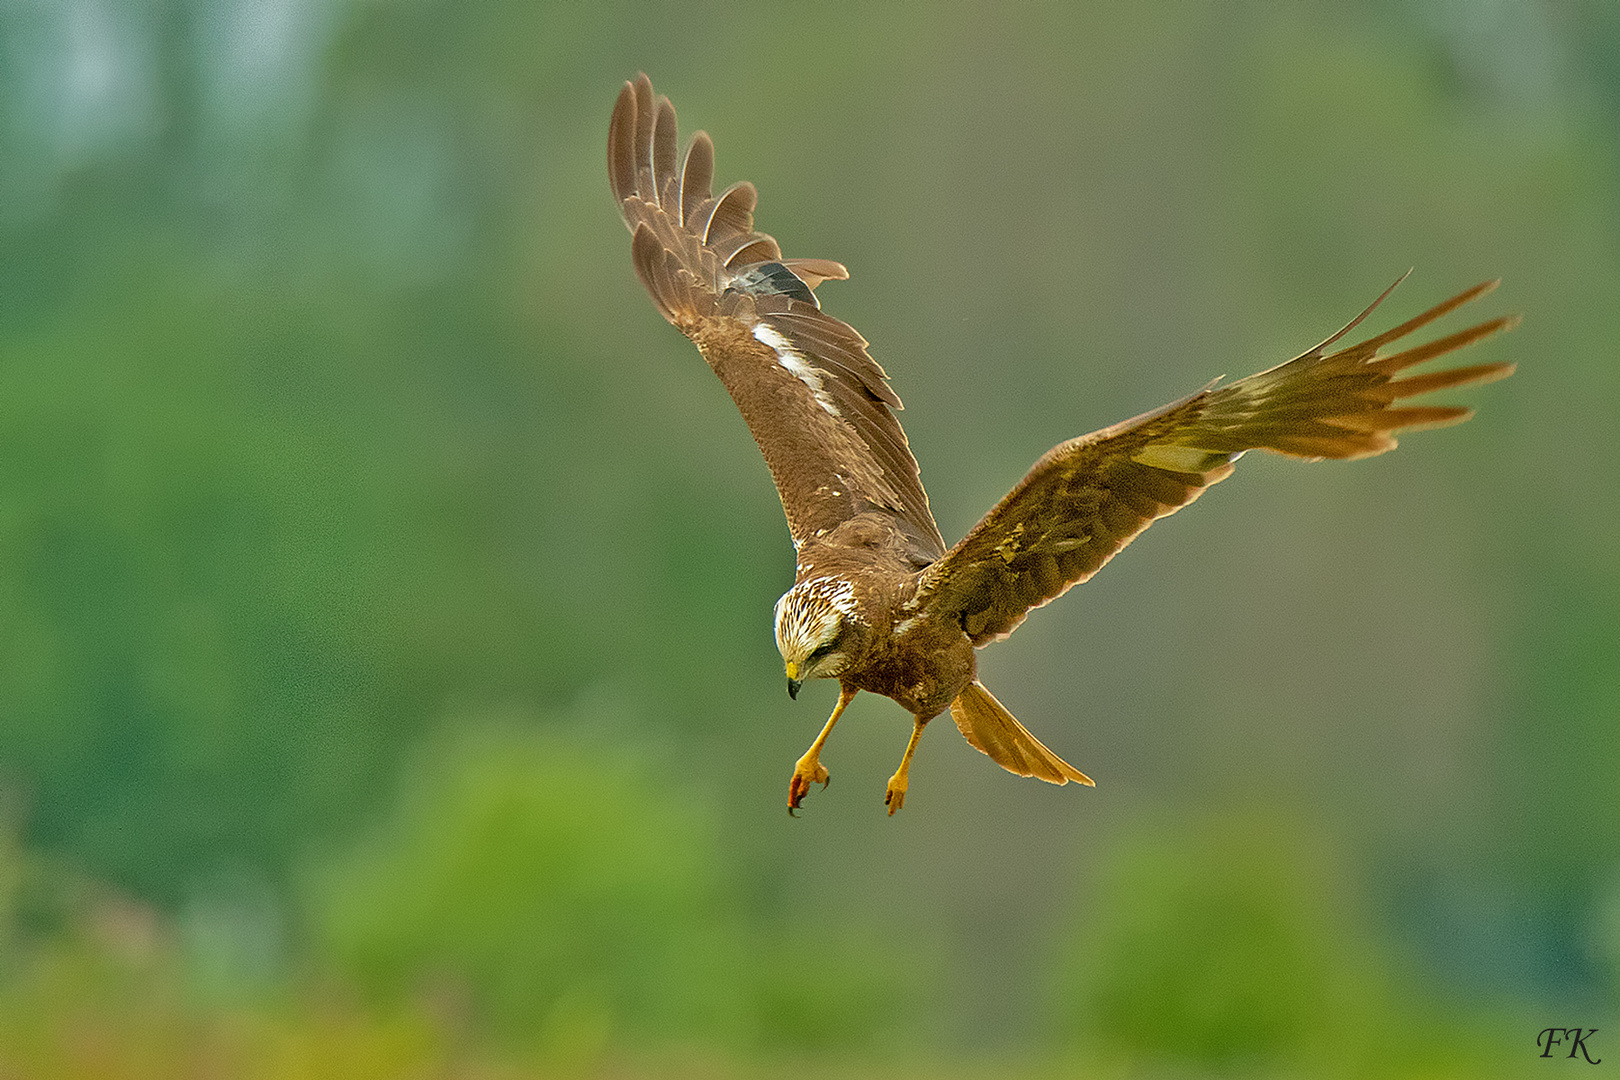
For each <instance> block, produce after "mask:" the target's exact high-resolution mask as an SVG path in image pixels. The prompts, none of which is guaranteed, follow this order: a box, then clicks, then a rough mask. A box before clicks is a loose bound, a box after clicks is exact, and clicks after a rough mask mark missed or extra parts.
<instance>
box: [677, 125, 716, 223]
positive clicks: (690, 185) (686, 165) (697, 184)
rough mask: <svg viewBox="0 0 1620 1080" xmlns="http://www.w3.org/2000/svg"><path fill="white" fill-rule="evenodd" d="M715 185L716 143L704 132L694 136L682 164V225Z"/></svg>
mask: <svg viewBox="0 0 1620 1080" xmlns="http://www.w3.org/2000/svg"><path fill="white" fill-rule="evenodd" d="M713 183H714V143H713V142H711V141H710V140H709V136H708V135H707V134H705V133H704V132H701V131H700V132H698V133H697V134H695V135H693V136H692V141H691V142H690V143H688V144H687V146H686V160H685V161H684V162H682V164H681V224H682V225H685V224H686V223H687V222H689V221H690V220H691V219H692V214H693V213H694V212H695V211H696V210H697V208H698V205H699V204H700V203H702V202H703V201H704V200H705V199H707V198H709V195H710V191H709V187H710V185H711V184H713Z"/></svg>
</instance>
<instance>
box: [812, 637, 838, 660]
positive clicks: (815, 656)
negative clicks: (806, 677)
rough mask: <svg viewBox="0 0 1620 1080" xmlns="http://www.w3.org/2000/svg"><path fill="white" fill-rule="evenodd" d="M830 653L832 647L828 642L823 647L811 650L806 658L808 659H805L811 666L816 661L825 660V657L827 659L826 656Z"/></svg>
mask: <svg viewBox="0 0 1620 1080" xmlns="http://www.w3.org/2000/svg"><path fill="white" fill-rule="evenodd" d="M832 651H833V647H832V642H830V641H829V642H827V644H825V645H819V646H817V647H816V648H815V649H814V650H813V651H812V652H811V653H810V655H809V657H808V658H807V659H808V661H809V662H810V663H812V664H813V663H815V662H816V661H817V660H823V659H825V658H826V657H827V654H828V653H830V652H832Z"/></svg>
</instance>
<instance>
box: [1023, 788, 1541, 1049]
mask: <svg viewBox="0 0 1620 1080" xmlns="http://www.w3.org/2000/svg"><path fill="white" fill-rule="evenodd" d="M1336 847H1337V845H1336V844H1334V842H1333V841H1332V839H1331V837H1330V836H1329V835H1326V834H1325V833H1324V830H1323V829H1321V828H1320V827H1317V828H1312V829H1307V828H1306V826H1305V825H1304V823H1303V822H1300V821H1298V820H1297V818H1296V816H1295V815H1293V814H1291V813H1290V812H1289V811H1288V810H1287V809H1285V808H1277V807H1267V808H1264V809H1263V810H1261V809H1257V808H1253V807H1250V808H1247V809H1245V810H1243V811H1241V812H1231V811H1228V812H1224V813H1220V814H1216V815H1214V816H1212V817H1210V818H1209V819H1206V820H1202V821H1197V822H1192V823H1187V824H1183V825H1180V826H1176V825H1171V824H1166V823H1160V824H1159V825H1158V827H1156V828H1148V827H1141V826H1139V827H1137V828H1136V829H1134V830H1132V832H1131V833H1130V834H1128V835H1127V836H1124V837H1120V838H1118V839H1117V840H1116V841H1115V846H1114V847H1113V849H1112V850H1111V851H1110V852H1109V853H1107V854H1106V855H1105V856H1104V857H1103V858H1102V859H1101V860H1100V865H1099V867H1098V869H1097V875H1098V877H1097V881H1096V884H1095V886H1094V888H1093V889H1092V892H1093V893H1094V895H1093V896H1092V897H1091V898H1090V900H1089V904H1088V909H1087V912H1086V914H1085V916H1083V917H1082V919H1081V920H1080V922H1079V933H1078V935H1077V937H1076V938H1075V940H1074V941H1073V942H1072V943H1071V945H1070V949H1069V955H1068V957H1067V960H1066V962H1065V964H1064V966H1063V968H1062V972H1063V977H1062V979H1061V981H1060V984H1059V987H1058V990H1057V993H1056V995H1055V1001H1056V1002H1057V1003H1058V1005H1057V1021H1058V1025H1059V1027H1060V1028H1061V1030H1062V1031H1063V1033H1064V1036H1065V1038H1066V1041H1067V1042H1068V1043H1069V1044H1070V1045H1071V1046H1073V1047H1074V1048H1075V1050H1076V1052H1077V1053H1081V1052H1083V1053H1085V1054H1086V1055H1087V1056H1090V1055H1096V1054H1102V1055H1105V1056H1106V1055H1114V1056H1117V1057H1119V1058H1120V1059H1122V1060H1126V1061H1132V1060H1137V1061H1141V1060H1145V1061H1147V1062H1150V1063H1151V1062H1154V1061H1158V1062H1160V1063H1161V1064H1163V1063H1172V1064H1174V1063H1178V1062H1179V1063H1180V1064H1181V1066H1182V1067H1187V1066H1193V1067H1196V1068H1198V1069H1202V1070H1208V1071H1209V1072H1211V1073H1223V1074H1224V1073H1226V1072H1228V1071H1231V1070H1234V1069H1236V1070H1237V1071H1238V1072H1241V1073H1245V1074H1247V1073H1249V1072H1257V1073H1260V1074H1269V1073H1280V1074H1287V1075H1307V1074H1308V1075H1318V1076H1321V1075H1345V1076H1383V1075H1390V1076H1394V1075H1412V1074H1413V1073H1414V1072H1419V1073H1421V1072H1422V1071H1423V1070H1427V1069H1436V1070H1440V1071H1442V1072H1445V1071H1447V1070H1453V1071H1455V1070H1466V1071H1467V1073H1468V1075H1472V1076H1487V1075H1495V1074H1496V1073H1497V1071H1498V1070H1499V1069H1501V1068H1502V1067H1503V1066H1504V1064H1505V1063H1507V1062H1509V1061H1510V1060H1511V1058H1512V1056H1513V1043H1512V1040H1511V1039H1507V1038H1504V1037H1503V1036H1502V1034H1501V1032H1500V1031H1496V1030H1493V1029H1492V1028H1491V1026H1490V1023H1489V1020H1488V1019H1487V1018H1488V1017H1490V1016H1491V1011H1490V1010H1488V1009H1477V1011H1476V1013H1475V1014H1474V1015H1471V1016H1466V1017H1464V1016H1459V1015H1457V1014H1456V1010H1455V1008H1454V1007H1449V1008H1448V1007H1447V1006H1445V1005H1444V1004H1443V1003H1442V1002H1440V1001H1438V1000H1436V999H1435V998H1434V997H1433V995H1432V992H1431V991H1429V990H1428V989H1427V988H1425V987H1424V986H1423V985H1422V983H1421V980H1418V979H1416V978H1415V977H1414V973H1413V972H1411V971H1408V970H1402V969H1401V968H1400V967H1399V965H1398V964H1396V963H1395V962H1394V961H1393V960H1392V958H1391V957H1390V956H1389V954H1388V950H1387V947H1386V946H1384V945H1383V943H1382V942H1381V941H1380V940H1379V938H1378V936H1377V934H1376V933H1374V932H1373V930H1372V928H1371V927H1370V926H1369V925H1368V924H1367V916H1366V908H1365V905H1364V904H1363V903H1361V902H1359V901H1358V899H1357V896H1356V893H1357V890H1356V888H1355V885H1354V883H1353V881H1352V880H1350V879H1349V878H1348V877H1347V875H1346V868H1345V866H1344V865H1343V862H1342V859H1340V858H1339V857H1338V856H1337V852H1336ZM1476 1008H1477V1007H1476ZM1499 1019H1500V1020H1504V1021H1507V1022H1509V1023H1511V1022H1512V1021H1514V1020H1516V1019H1517V1018H1516V1017H1514V1016H1513V1015H1512V1014H1511V1013H1505V1014H1503V1015H1502V1016H1501V1017H1500V1018H1499ZM1515 1072H1516V1070H1515V1069H1513V1068H1511V1067H1507V1068H1506V1070H1505V1074H1507V1075H1513V1074H1514V1073H1515ZM1458 1074H1460V1073H1458Z"/></svg>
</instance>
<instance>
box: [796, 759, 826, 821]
mask: <svg viewBox="0 0 1620 1080" xmlns="http://www.w3.org/2000/svg"><path fill="white" fill-rule="evenodd" d="M830 781H831V776H830V774H829V773H828V772H827V766H825V765H823V764H822V763H821V762H820V761H819V760H817V759H815V758H811V757H810V756H809V755H808V754H807V755H805V757H804V758H801V759H800V760H799V763H798V764H797V765H795V766H794V768H793V779H792V780H790V781H788V812H789V813H792V812H793V811H795V810H797V809H799V807H800V805H802V804H803V802H804V797H805V796H806V795H808V794H810V785H811V784H820V785H821V786H822V787H823V788H825V787H826V786H827V784H828V783H829V782H830ZM795 816H797V815H795Z"/></svg>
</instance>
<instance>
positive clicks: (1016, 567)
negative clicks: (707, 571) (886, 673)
mask: <svg viewBox="0 0 1620 1080" xmlns="http://www.w3.org/2000/svg"><path fill="white" fill-rule="evenodd" d="M1403 280H1404V276H1403ZM1395 284H1396V285H1398V284H1400V282H1399V281H1397V282H1396V283H1395ZM1495 287H1496V282H1494V281H1489V282H1485V283H1484V284H1481V285H1476V286H1475V287H1474V288H1472V289H1469V290H1467V291H1466V292H1463V293H1459V294H1458V295H1457V296H1454V297H1452V298H1451V299H1450V300H1447V301H1446V302H1445V303H1443V304H1440V305H1438V306H1436V307H1433V308H1431V309H1429V310H1428V311H1425V312H1424V313H1423V314H1421V315H1419V316H1417V317H1416V318H1414V319H1411V320H1409V321H1407V322H1405V323H1402V324H1401V325H1400V326H1397V327H1395V328H1394V329H1393V330H1389V331H1386V332H1385V333H1382V334H1379V335H1378V336H1377V337H1373V338H1369V339H1368V340H1366V341H1363V342H1361V343H1360V344H1358V345H1351V346H1349V347H1348V348H1344V349H1341V350H1339V351H1338V352H1335V353H1331V354H1329V353H1328V352H1327V349H1328V346H1330V345H1332V344H1333V343H1334V342H1336V341H1338V340H1339V339H1340V338H1341V337H1343V336H1344V335H1345V334H1347V333H1349V332H1350V330H1351V329H1353V328H1354V327H1355V326H1356V325H1357V324H1358V323H1360V322H1361V320H1362V319H1365V318H1366V317H1367V316H1368V315H1369V314H1370V313H1371V312H1372V310H1373V308H1375V307H1377V306H1378V305H1379V303H1381V302H1382V301H1383V300H1384V297H1387V296H1388V295H1389V294H1390V292H1392V291H1394V288H1395V285H1391V286H1390V287H1389V288H1388V289H1386V290H1385V291H1384V294H1383V296H1380V297H1379V298H1378V299H1377V300H1374V301H1373V302H1372V304H1371V305H1369V306H1368V308H1367V310H1366V311H1363V312H1362V313H1361V314H1360V315H1358V316H1356V318H1355V319H1354V320H1352V321H1351V322H1350V324H1349V325H1348V326H1346V327H1345V328H1344V329H1343V330H1340V331H1339V332H1338V333H1336V334H1334V335H1333V336H1332V337H1330V338H1328V339H1327V340H1326V341H1324V342H1322V344H1320V345H1318V346H1317V347H1316V348H1314V349H1312V350H1310V351H1309V352H1307V353H1305V354H1304V355H1302V356H1299V357H1296V358H1295V359H1293V360H1290V361H1289V362H1288V363H1286V364H1282V365H1280V366H1278V367H1274V368H1272V369H1270V370H1269V371H1263V372H1261V373H1260V374H1258V375H1251V376H1249V377H1248V378H1246V379H1240V380H1239V381H1237V382H1234V383H1232V384H1231V385H1229V386H1225V387H1222V388H1219V389H1216V388H1215V387H1214V384H1211V385H1210V386H1207V387H1205V388H1204V389H1203V390H1200V391H1199V392H1198V393H1196V394H1193V395H1192V396H1190V397H1187V398H1183V399H1182V400H1180V401H1177V402H1174V403H1173V404H1170V405H1166V406H1165V407H1164V408H1162V409H1157V410H1155V411H1153V412H1150V413H1145V414H1143V415H1142V416H1138V417H1137V418H1135V419H1134V420H1127V421H1125V422H1124V423H1122V424H1115V425H1114V426H1113V427H1109V428H1104V429H1103V430H1101V431H1098V432H1094V433H1093V434H1090V435H1086V436H1083V437H1081V438H1078V439H1073V440H1070V441H1069V442H1066V443H1062V444H1060V445H1058V446H1055V447H1053V448H1052V449H1051V450H1050V451H1048V452H1047V453H1046V454H1045V455H1044V456H1043V457H1042V458H1041V459H1040V460H1039V461H1037V462H1036V463H1035V466H1034V467H1033V468H1032V469H1030V471H1029V472H1028V474H1027V475H1025V477H1024V478H1023V480H1021V481H1019V483H1018V486H1017V487H1015V488H1013V490H1012V491H1011V492H1010V493H1008V495H1007V497H1006V498H1004V499H1002V500H1001V502H1000V503H999V504H998V505H997V506H996V507H995V509H993V510H991V511H990V512H989V513H988V514H986V515H985V516H984V518H983V519H982V520H981V521H980V522H979V523H978V524H977V525H975V526H974V527H973V529H972V531H971V532H969V533H968V535H967V536H966V537H965V538H964V539H963V540H962V542H961V543H959V544H957V545H956V546H955V547H953V548H952V549H951V550H950V551H949V552H947V553H946V554H945V556H944V557H943V558H942V559H940V560H939V561H938V562H936V563H934V564H933V565H932V566H930V567H928V569H926V570H925V571H923V579H922V581H921V582H920V583H919V590H918V594H917V598H916V599H915V600H914V601H912V603H915V604H917V605H918V607H920V608H927V609H929V610H933V611H943V612H944V613H946V614H947V615H949V616H951V617H954V618H956V619H957V620H959V621H960V623H961V625H962V628H963V629H964V630H965V631H966V632H967V634H968V636H969V637H970V638H971V639H972V640H973V643H974V644H975V645H984V644H987V643H989V642H991V641H994V640H996V639H997V638H1001V637H1005V636H1006V635H1008V634H1010V633H1012V631H1013V630H1014V629H1015V628H1016V627H1017V626H1018V624H1019V623H1021V622H1023V621H1024V617H1025V615H1027V614H1028V613H1029V611H1030V609H1032V608H1035V607H1039V606H1040V605H1042V604H1045V603H1047V602H1048V601H1050V600H1053V599H1056V598H1057V597H1059V596H1061V595H1063V593H1064V592H1066V591H1067V590H1068V589H1069V588H1070V587H1071V586H1074V585H1077V584H1079V583H1080V582H1082V581H1085V580H1086V579H1087V578H1089V577H1090V576H1091V575H1092V574H1095V573H1096V572H1097V571H1098V570H1100V569H1101V568H1102V566H1103V564H1105V563H1106V562H1108V560H1109V559H1111V558H1113V556H1114V554H1115V553H1116V552H1118V551H1119V550H1120V549H1121V548H1123V547H1124V546H1125V545H1126V544H1128V543H1130V542H1131V540H1133V539H1134V538H1135V537H1136V535H1137V534H1138V533H1140V532H1141V531H1142V530H1143V529H1146V528H1147V527H1148V526H1149V525H1151V524H1152V523H1153V522H1154V521H1155V520H1156V519H1158V518H1161V517H1164V516H1166V515H1167V514H1173V513H1175V512H1176V511H1177V510H1179V509H1181V507H1183V506H1186V505H1187V504H1188V503H1190V502H1192V501H1193V500H1194V499H1196V498H1198V496H1199V495H1201V494H1203V492H1204V489H1205V488H1207V487H1209V485H1211V484H1214V483H1217V482H1218V481H1221V480H1224V479H1225V478H1226V477H1227V476H1228V475H1230V473H1231V472H1232V463H1233V462H1234V461H1236V460H1237V458H1238V457H1239V456H1241V455H1242V454H1243V452H1244V451H1246V450H1254V449H1263V450H1271V451H1274V452H1276V453H1279V454H1287V455H1290V456H1292V457H1300V458H1308V459H1316V458H1358V457H1368V456H1370V455H1373V454H1381V453H1383V452H1384V451H1386V450H1390V449H1393V448H1394V446H1395V436H1394V433H1395V432H1397V431H1400V430H1402V429H1405V428H1417V427H1441V426H1444V425H1447V424H1456V423H1461V422H1462V421H1464V420H1466V419H1468V417H1469V416H1470V415H1472V413H1471V411H1470V410H1468V409H1464V408H1460V407H1457V406H1447V405H1429V406H1402V407H1396V406H1395V402H1397V401H1399V400H1400V399H1402V398H1407V397H1411V396H1412V395H1414V394H1421V393H1425V392H1427V391H1430V390H1439V389H1442V388H1444V387H1448V386H1463V385H1466V384H1469V383H1484V382H1490V381H1492V380H1495V379H1500V378H1504V377H1506V376H1507V375H1510V374H1512V373H1513V365H1511V364H1478V365H1475V366H1473V367H1459V368H1450V369H1447V370H1444V371H1436V372H1433V373H1431V374H1427V375H1414V376H1409V377H1407V378H1404V379H1395V378H1394V376H1395V375H1396V374H1397V373H1398V372H1400V371H1403V370H1405V369H1406V368H1409V367H1411V366H1413V365H1414V364H1420V363H1422V362H1424V361H1425V360H1431V359H1433V358H1434V357H1437V356H1441V355H1443V354H1445V353H1449V352H1451V351H1452V350H1454V349H1460V348H1462V347H1463V346H1465V345H1470V344H1472V343H1473V342H1475V341H1478V340H1479V339H1481V338H1483V337H1487V336H1489V335H1491V334H1494V333H1496V332H1497V331H1498V330H1503V329H1506V328H1508V327H1510V326H1512V325H1513V324H1514V323H1515V322H1517V319H1516V318H1500V319H1492V320H1491V321H1489V322H1484V323H1480V324H1479V325H1478V326H1473V327H1470V328H1469V329H1467V330H1463V331H1460V332H1458V333H1455V334H1452V335H1450V336H1449V337H1443V338H1440V339H1439V340H1437V341H1432V342H1429V343H1428V344H1426V345H1419V346H1415V347H1413V348H1410V349H1407V350H1405V351H1404V352H1399V353H1395V354H1394V355H1392V356H1387V357H1379V356H1378V350H1379V349H1381V348H1382V347H1383V346H1385V345H1387V344H1389V343H1390V342H1392V341H1395V340H1396V339H1398V338H1402V337H1405V336H1406V335H1407V334H1410V333H1411V332H1413V331H1414V330H1417V329H1418V328H1420V327H1422V326H1425V325H1427V324H1428V323H1430V322H1433V321H1434V320H1435V319H1438V318H1439V317H1440V316H1442V315H1445V314H1446V313H1447V312H1449V311H1451V310H1453V309H1454V308H1457V307H1460V306H1461V305H1463V304H1466V303H1468V302H1469V301H1470V300H1473V299H1475V298H1476V297H1479V296H1482V295H1484V294H1485V293H1487V292H1489V291H1490V290H1491V289H1493V288H1495Z"/></svg>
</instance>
